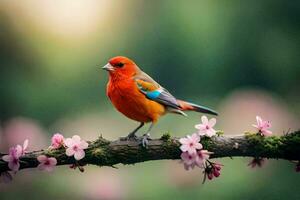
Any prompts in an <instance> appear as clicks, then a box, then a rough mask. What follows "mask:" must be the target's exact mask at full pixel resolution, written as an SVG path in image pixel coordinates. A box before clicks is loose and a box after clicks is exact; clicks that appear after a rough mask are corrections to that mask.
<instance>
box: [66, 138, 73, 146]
mask: <svg viewBox="0 0 300 200" xmlns="http://www.w3.org/2000/svg"><path fill="white" fill-rule="evenodd" d="M65 145H66V146H67V147H71V146H72V145H73V140H72V139H71V138H67V139H66V140H65Z"/></svg>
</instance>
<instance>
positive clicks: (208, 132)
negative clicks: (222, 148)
mask: <svg viewBox="0 0 300 200" xmlns="http://www.w3.org/2000/svg"><path fill="white" fill-rule="evenodd" d="M215 134H216V131H215V130H214V129H212V128H210V129H208V130H207V131H206V135H207V136H208V137H212V136H214V135H215Z"/></svg>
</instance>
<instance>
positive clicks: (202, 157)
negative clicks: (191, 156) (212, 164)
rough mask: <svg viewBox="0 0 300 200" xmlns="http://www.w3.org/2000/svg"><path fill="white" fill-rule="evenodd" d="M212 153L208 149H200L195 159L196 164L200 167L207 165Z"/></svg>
mask: <svg viewBox="0 0 300 200" xmlns="http://www.w3.org/2000/svg"><path fill="white" fill-rule="evenodd" d="M210 154H212V153H211V152H209V151H207V150H200V151H198V152H197V156H196V159H195V163H196V165H197V166H198V167H205V166H204V164H205V162H206V160H208V159H209V156H210Z"/></svg>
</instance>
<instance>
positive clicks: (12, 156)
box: [2, 145, 23, 172]
mask: <svg viewBox="0 0 300 200" xmlns="http://www.w3.org/2000/svg"><path fill="white" fill-rule="evenodd" d="M22 153H23V149H22V147H21V145H17V146H16V147H11V148H10V149H9V153H8V155H5V156H2V160H4V161H5V162H8V168H9V169H10V170H12V171H13V172H17V171H18V170H19V168H20V163H19V158H20V157H21V156H22Z"/></svg>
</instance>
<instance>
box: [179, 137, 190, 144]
mask: <svg viewBox="0 0 300 200" xmlns="http://www.w3.org/2000/svg"><path fill="white" fill-rule="evenodd" d="M179 142H180V143H181V144H187V143H189V140H188V139H187V138H180V139H179Z"/></svg>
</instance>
